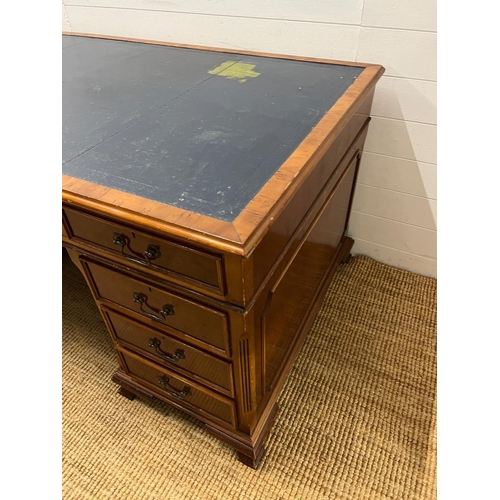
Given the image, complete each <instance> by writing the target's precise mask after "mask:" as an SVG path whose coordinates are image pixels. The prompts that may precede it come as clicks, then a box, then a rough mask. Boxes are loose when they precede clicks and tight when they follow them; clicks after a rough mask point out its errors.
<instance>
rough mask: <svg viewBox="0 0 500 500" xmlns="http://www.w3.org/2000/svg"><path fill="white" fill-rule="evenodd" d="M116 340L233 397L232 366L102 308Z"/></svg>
mask: <svg viewBox="0 0 500 500" xmlns="http://www.w3.org/2000/svg"><path fill="white" fill-rule="evenodd" d="M101 310H102V312H103V314H104V317H105V319H106V322H107V323H108V327H109V330H110V332H111V335H112V336H113V338H114V340H116V341H118V342H122V343H124V344H125V346H126V347H131V346H133V347H134V348H138V349H140V350H142V351H143V352H144V353H146V354H147V355H149V356H151V357H152V358H153V359H154V360H155V361H156V362H159V363H162V364H164V365H165V366H168V365H170V366H175V368H177V369H178V370H181V371H182V372H183V373H185V374H186V375H188V376H191V377H193V378H194V379H195V380H198V382H201V383H204V384H207V385H209V386H210V387H212V388H215V389H217V390H220V391H222V392H224V393H225V394H227V395H229V396H232V395H233V384H232V370H231V364H230V363H227V362H225V361H221V360H219V359H217V358H215V357H214V356H210V355H209V354H206V353H204V352H202V351H200V350H198V349H195V348H194V347H191V346H189V345H187V344H185V343H184V342H180V341H179V340H176V339H173V338H172V337H170V336H169V335H167V334H165V333H161V332H160V331H158V330H154V329H152V328H149V327H147V326H146V325H143V324H142V323H139V322H137V321H135V320H133V319H131V318H128V317H126V316H124V315H123V314H120V313H118V312H116V311H113V310H111V309H108V308H106V307H101Z"/></svg>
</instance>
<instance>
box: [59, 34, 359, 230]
mask: <svg viewBox="0 0 500 500" xmlns="http://www.w3.org/2000/svg"><path fill="white" fill-rule="evenodd" d="M62 69H63V71H62V72H63V86H62V88H63V106H62V109H63V113H62V114H63V116H62V120H63V138H62V144H63V151H62V158H63V166H62V171H63V173H65V174H68V175H71V176H73V177H77V178H80V179H84V180H87V181H90V182H95V183H98V184H101V185H105V186H108V187H110V188H114V189H118V190H121V191H125V192H128V193H132V194H135V195H138V196H142V197H144V198H149V199H151V200H155V201H159V202H162V203H167V204H169V205H174V206H177V207H180V208H183V209H187V210H192V211H194V212H198V213H201V214H204V215H209V216H212V217H215V218H218V219H222V220H225V221H233V220H234V219H235V218H236V217H237V216H238V214H239V213H240V212H241V211H242V209H243V208H244V207H245V206H246V205H247V204H248V202H249V201H250V200H251V199H252V198H253V197H254V196H255V194H256V193H257V192H258V191H259V190H260V189H261V187H262V186H263V185H264V184H265V183H266V182H267V180H268V179H269V178H270V177H271V176H272V175H273V174H274V173H275V172H276V170H277V169H278V168H279V167H280V166H281V165H282V164H283V162H284V161H285V160H286V159H287V157H288V156H289V155H290V154H291V153H292V152H293V151H294V150H295V149H296V148H297V146H298V145H299V144H300V143H301V142H302V140H303V139H304V138H305V137H306V136H307V134H308V133H309V132H310V131H311V130H312V128H313V127H314V126H315V125H316V124H317V123H318V122H319V121H320V119H321V118H322V117H323V116H324V115H325V113H326V112H327V111H328V110H329V109H330V108H331V107H332V105H333V104H334V103H335V102H336V101H337V100H338V99H339V98H340V97H341V96H342V94H343V93H344V92H345V90H346V89H347V88H348V87H349V85H350V84H352V83H353V81H354V80H355V79H356V77H357V76H358V75H359V74H360V73H361V71H362V69H363V68H355V67H349V66H341V65H328V64H317V63H307V62H299V61H291V60H280V59H272V58H264V57H255V56H243V55H237V54H236V55H235V54H224V53H218V52H209V51H201V50H192V49H180V48H173V47H164V46H163V47H162V46H155V45H149V44H140V43H133V42H122V41H113V40H102V39H95V38H82V37H70V36H63V68H62Z"/></svg>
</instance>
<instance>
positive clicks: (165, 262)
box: [63, 208, 224, 295]
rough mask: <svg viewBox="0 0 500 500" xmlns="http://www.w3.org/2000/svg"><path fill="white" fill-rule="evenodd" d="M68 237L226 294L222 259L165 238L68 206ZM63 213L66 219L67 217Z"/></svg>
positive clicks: (66, 211) (133, 263) (137, 264)
mask: <svg viewBox="0 0 500 500" xmlns="http://www.w3.org/2000/svg"><path fill="white" fill-rule="evenodd" d="M64 216H65V219H66V221H67V224H68V226H69V233H70V234H69V238H70V240H71V241H76V242H78V240H80V241H82V242H83V243H86V244H91V245H94V246H97V247H100V248H102V249H105V250H107V251H112V252H113V254H114V258H115V259H119V260H123V261H124V262H126V263H127V264H129V265H131V266H137V267H140V268H147V269H150V270H152V271H156V272H159V273H161V274H164V275H166V276H165V277H166V278H170V279H172V281H176V282H180V283H183V284H186V283H187V284H188V285H190V286H193V285H194V286H195V287H201V288H205V289H208V290H210V291H212V292H215V293H217V294H219V295H224V287H223V284H222V259H221V257H219V256H216V255H212V254H209V253H204V252H201V251H199V250H196V249H193V248H189V247H186V246H183V245H180V244H177V243H174V242H171V241H167V240H165V239H162V238H157V237H154V236H150V235H148V234H145V233H142V232H138V231H135V230H134V231H133V230H131V229H129V228H127V227H124V226H121V225H118V224H113V223H110V222H107V221H104V220H102V219H98V218H97V217H93V216H91V215H86V214H82V213H80V212H76V211H74V210H71V209H68V208H65V209H64ZM64 216H63V218H64Z"/></svg>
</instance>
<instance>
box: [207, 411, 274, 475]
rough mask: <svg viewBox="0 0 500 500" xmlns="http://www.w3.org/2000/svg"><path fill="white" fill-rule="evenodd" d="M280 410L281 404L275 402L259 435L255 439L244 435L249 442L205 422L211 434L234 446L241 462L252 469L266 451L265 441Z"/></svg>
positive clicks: (256, 466)
mask: <svg viewBox="0 0 500 500" xmlns="http://www.w3.org/2000/svg"><path fill="white" fill-rule="evenodd" d="M278 410H279V406H278V404H277V403H275V404H274V406H273V408H272V410H271V412H270V413H269V416H268V417H267V420H266V422H265V424H264V425H263V426H262V428H261V431H260V433H259V434H258V435H257V436H253V438H254V439H251V438H249V436H244V439H245V441H247V442H245V441H243V440H242V441H239V440H237V439H235V438H234V437H233V436H230V435H228V434H226V433H224V432H222V431H221V430H219V429H216V428H215V427H212V426H211V425H209V424H205V429H206V431H207V432H208V433H209V434H212V435H213V436H214V437H216V438H217V439H219V440H221V441H223V442H225V443H227V444H228V445H229V446H231V447H232V448H234V449H235V450H236V453H237V456H238V459H239V461H240V462H242V463H244V464H245V465H248V466H249V467H251V468H252V469H257V468H258V466H259V464H260V461H261V460H262V457H263V456H264V453H265V451H266V450H265V448H264V443H265V442H266V439H267V438H268V436H269V432H270V431H271V428H272V426H273V423H274V420H275V418H276V415H277V413H278Z"/></svg>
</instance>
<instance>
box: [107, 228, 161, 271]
mask: <svg viewBox="0 0 500 500" xmlns="http://www.w3.org/2000/svg"><path fill="white" fill-rule="evenodd" d="M113 243H114V244H115V245H119V246H120V247H121V253H122V255H123V256H124V257H125V258H126V259H127V260H130V261H132V262H135V263H136V264H141V265H142V266H149V264H150V263H151V261H152V260H155V259H157V258H158V257H160V256H161V252H160V247H157V246H155V245H148V248H146V250H145V251H144V252H143V253H142V256H143V257H144V260H143V259H141V258H139V257H135V256H134V255H130V254H126V253H125V247H127V248H128V249H129V251H130V252H132V253H133V254H135V255H140V254H137V253H136V252H134V251H133V250H132V249H131V248H130V239H129V238H127V236H124V235H123V234H120V233H113Z"/></svg>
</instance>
